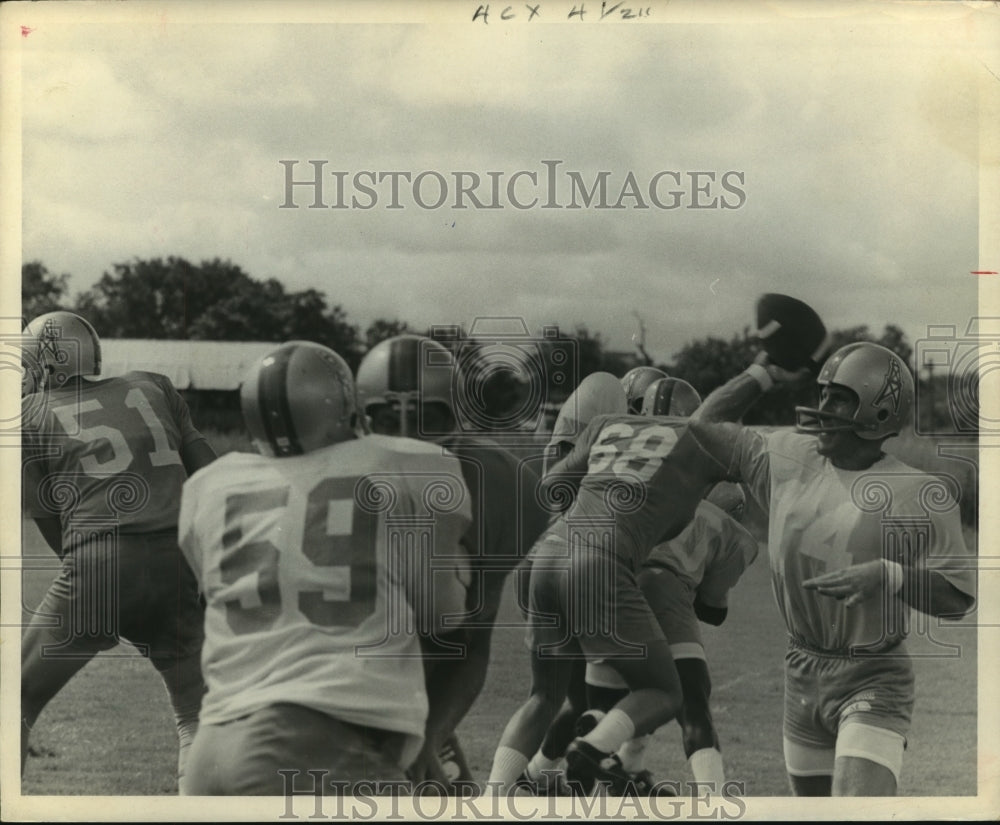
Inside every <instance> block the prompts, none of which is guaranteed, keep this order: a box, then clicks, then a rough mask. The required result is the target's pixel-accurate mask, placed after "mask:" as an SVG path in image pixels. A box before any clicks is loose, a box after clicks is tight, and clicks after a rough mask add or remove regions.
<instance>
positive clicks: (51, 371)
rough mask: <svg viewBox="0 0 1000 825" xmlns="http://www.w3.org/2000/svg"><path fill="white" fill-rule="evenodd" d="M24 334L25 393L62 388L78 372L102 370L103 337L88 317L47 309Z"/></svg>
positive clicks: (78, 373) (26, 328)
mask: <svg viewBox="0 0 1000 825" xmlns="http://www.w3.org/2000/svg"><path fill="white" fill-rule="evenodd" d="M23 334H24V336H25V337H26V339H27V340H26V343H25V347H24V350H23V353H22V359H21V360H22V365H23V368H24V375H23V376H22V381H21V392H22V394H27V393H30V392H39V391H41V390H44V389H48V388H50V387H51V388H59V387H61V386H63V385H64V384H65V383H66V382H67V381H68V380H69V379H70V378H73V377H75V376H78V375H83V376H96V375H100V374H101V339H100V337H99V336H98V335H97V331H96V330H95V329H94V327H93V326H92V325H91V323H90V322H89V321H88V320H87V319H86V318H83V317H81V316H79V315H77V314H76V313H74V312H66V311H64V310H56V311H55V312H47V313H45V314H44V315H40V316H38V317H37V318H35V319H34V320H33V321H31V323H29V324H28V325H27V326H26V327H25V328H24V333H23Z"/></svg>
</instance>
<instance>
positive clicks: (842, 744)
mask: <svg viewBox="0 0 1000 825" xmlns="http://www.w3.org/2000/svg"><path fill="white" fill-rule="evenodd" d="M905 748H906V737H905V736H903V735H902V734H900V733H897V732H896V731H894V730H889V729H888V728H879V727H875V726H874V725H867V724H865V723H863V722H847V723H845V724H843V725H841V726H840V731H839V733H838V734H837V748H836V758H837V759H840V758H842V757H852V758H854V759H865V760H867V761H869V762H874V763H875V764H876V765H881V766H882V767H884V768H886V769H887V770H888V771H889V772H890V773H891V774H892V776H893V778H894V779H895V782H896V784H898V783H899V775H900V773H901V772H902V770H903V751H904V750H905ZM859 770H861V772H864V769H863V767H861V768H859Z"/></svg>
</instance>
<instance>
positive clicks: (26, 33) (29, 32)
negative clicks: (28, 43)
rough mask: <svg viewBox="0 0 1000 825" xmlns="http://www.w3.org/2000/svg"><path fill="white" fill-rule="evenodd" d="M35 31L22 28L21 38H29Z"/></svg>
mask: <svg viewBox="0 0 1000 825" xmlns="http://www.w3.org/2000/svg"><path fill="white" fill-rule="evenodd" d="M33 31H34V29H32V28H29V27H28V26H21V37H27V36H28V35H29V34H31V33H32V32H33Z"/></svg>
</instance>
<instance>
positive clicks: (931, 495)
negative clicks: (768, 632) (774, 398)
mask: <svg viewBox="0 0 1000 825" xmlns="http://www.w3.org/2000/svg"><path fill="white" fill-rule="evenodd" d="M816 444H817V442H816V438H815V436H811V435H802V434H798V433H794V432H788V431H778V432H774V433H770V434H769V435H766V436H763V435H761V434H759V433H755V432H753V431H752V430H749V429H747V430H744V431H743V432H742V433H741V434H740V436H739V439H738V442H737V445H738V446H737V450H738V452H737V456H738V461H739V465H740V477H741V479H742V480H743V481H744V482H745V483H746V484H747V485H748V487H749V489H750V492H751V494H752V495H753V496H754V497H755V498H756V499H757V500H758V501H759V502H760V504H761V506H762V507H763V508H764V510H765V511H766V512H768V513H769V526H768V541H767V546H768V556H769V557H770V565H771V579H772V584H773V587H774V595H775V599H776V600H777V602H778V608H779V609H780V610H781V615H782V617H783V618H784V620H785V624H786V625H787V627H788V632H789V633H790V634H791V635H792V637H793V638H795V639H797V640H798V641H800V642H802V643H805V644H806V645H809V646H811V647H814V648H818V649H821V650H830V651H843V650H847V649H858V648H867V649H869V650H872V651H876V650H878V649H881V648H885V647H888V646H891V645H893V644H895V643H897V642H899V641H900V640H901V639H902V638H903V637H904V636H905V635H906V623H905V622H904V621H902V610H901V606H902V603H901V602H900V601H899V600H898V598H897V599H894V603H895V607H894V609H892V610H887V609H886V606H885V605H883V603H882V600H881V599H878V598H873V599H867V600H865V601H863V602H862V603H860V604H857V605H854V606H852V607H847V606H846V605H845V603H844V601H838V600H837V599H833V598H830V597H829V596H823V595H821V594H819V593H817V592H816V591H813V590H806V589H805V588H803V587H802V582H803V581H805V580H807V579H811V578H813V577H814V576H819V575H821V574H823V573H826V572H829V571H831V570H839V569H842V568H844V567H848V566H850V565H852V564H860V563H862V562H866V561H872V560H875V559H881V558H888V559H890V560H898V561H900V562H903V561H908V562H916V561H918V560H922V561H924V562H925V563H926V566H927V568H928V569H929V570H934V571H936V572H938V573H940V574H941V575H942V576H944V578H945V579H947V580H948V581H949V582H951V583H952V584H953V585H954V586H955V587H957V588H958V589H959V590H961V591H962V592H963V593H966V594H968V595H970V596H974V595H975V589H976V587H975V569H974V565H973V564H971V561H972V560H971V559H970V558H969V557H968V552H967V551H966V549H965V542H964V539H963V537H962V525H961V521H960V519H959V515H958V505H957V504H956V503H955V500H954V499H953V498H952V496H951V495H949V494H948V493H947V491H946V489H945V485H944V484H943V483H942V482H941V481H940V480H938V479H936V478H935V477H933V476H930V475H928V474H927V473H923V472H920V471H919V470H915V469H913V468H912V467H909V466H908V465H906V464H904V463H903V462H901V461H899V460H898V459H896V458H894V457H893V456H889V455H886V456H883V457H882V458H881V459H880V460H879V461H877V462H876V463H875V464H873V465H872V466H871V467H869V468H868V469H866V470H842V469H839V468H837V467H835V466H833V464H831V463H830V461H829V459H827V458H824V457H823V456H821V455H820V454H819V453H818V452H817V449H816ZM963 557H965V558H963Z"/></svg>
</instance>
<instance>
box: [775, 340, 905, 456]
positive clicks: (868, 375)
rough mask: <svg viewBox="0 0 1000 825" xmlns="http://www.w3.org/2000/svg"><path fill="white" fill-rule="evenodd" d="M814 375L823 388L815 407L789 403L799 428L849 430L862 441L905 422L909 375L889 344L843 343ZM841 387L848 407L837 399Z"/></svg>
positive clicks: (816, 431) (805, 430)
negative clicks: (850, 404)
mask: <svg viewBox="0 0 1000 825" xmlns="http://www.w3.org/2000/svg"><path fill="white" fill-rule="evenodd" d="M816 381H817V383H818V384H819V385H820V386H821V387H823V388H824V393H823V401H822V403H821V404H820V407H819V408H818V409H816V408H812V407H796V408H795V419H796V429H797V430H798V431H799V432H801V433H809V434H813V435H822V434H825V433H837V432H853V433H854V434H855V435H856V436H857V437H858V438H861V439H864V440H866V441H881V440H882V439H884V438H888V437H889V436H893V435H899V433H900V432H902V430H903V428H904V427H905V426H906V425H907V424H908V423H909V419H910V414H911V412H912V410H913V396H914V386H913V376H912V375H911V374H910V370H909V368H908V367H907V366H906V364H905V362H904V361H903V359H902V358H900V357H899V356H898V355H896V354H895V353H894V352H892V350H889V349H887V348H885V347H883V346H880V345H878V344H873V343H869V342H859V343H855V344H848V345H847V346H845V347H841V348H840V349H839V350H837V351H836V352H835V353H834V354H833V355H831V356H830V357H829V358H828V359H827V361H826V363H825V364H824V365H823V368H822V369H821V370H820V373H819V376H818V378H817V379H816ZM838 390H840V391H841V392H838ZM844 391H847V392H850V393H851V394H852V396H853V400H854V406H853V412H852V413H848V412H847V411H846V405H845V404H844V403H843V400H842V399H843V398H844V395H843V392H844ZM838 396H839V398H840V399H841V401H840V403H837V401H838Z"/></svg>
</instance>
